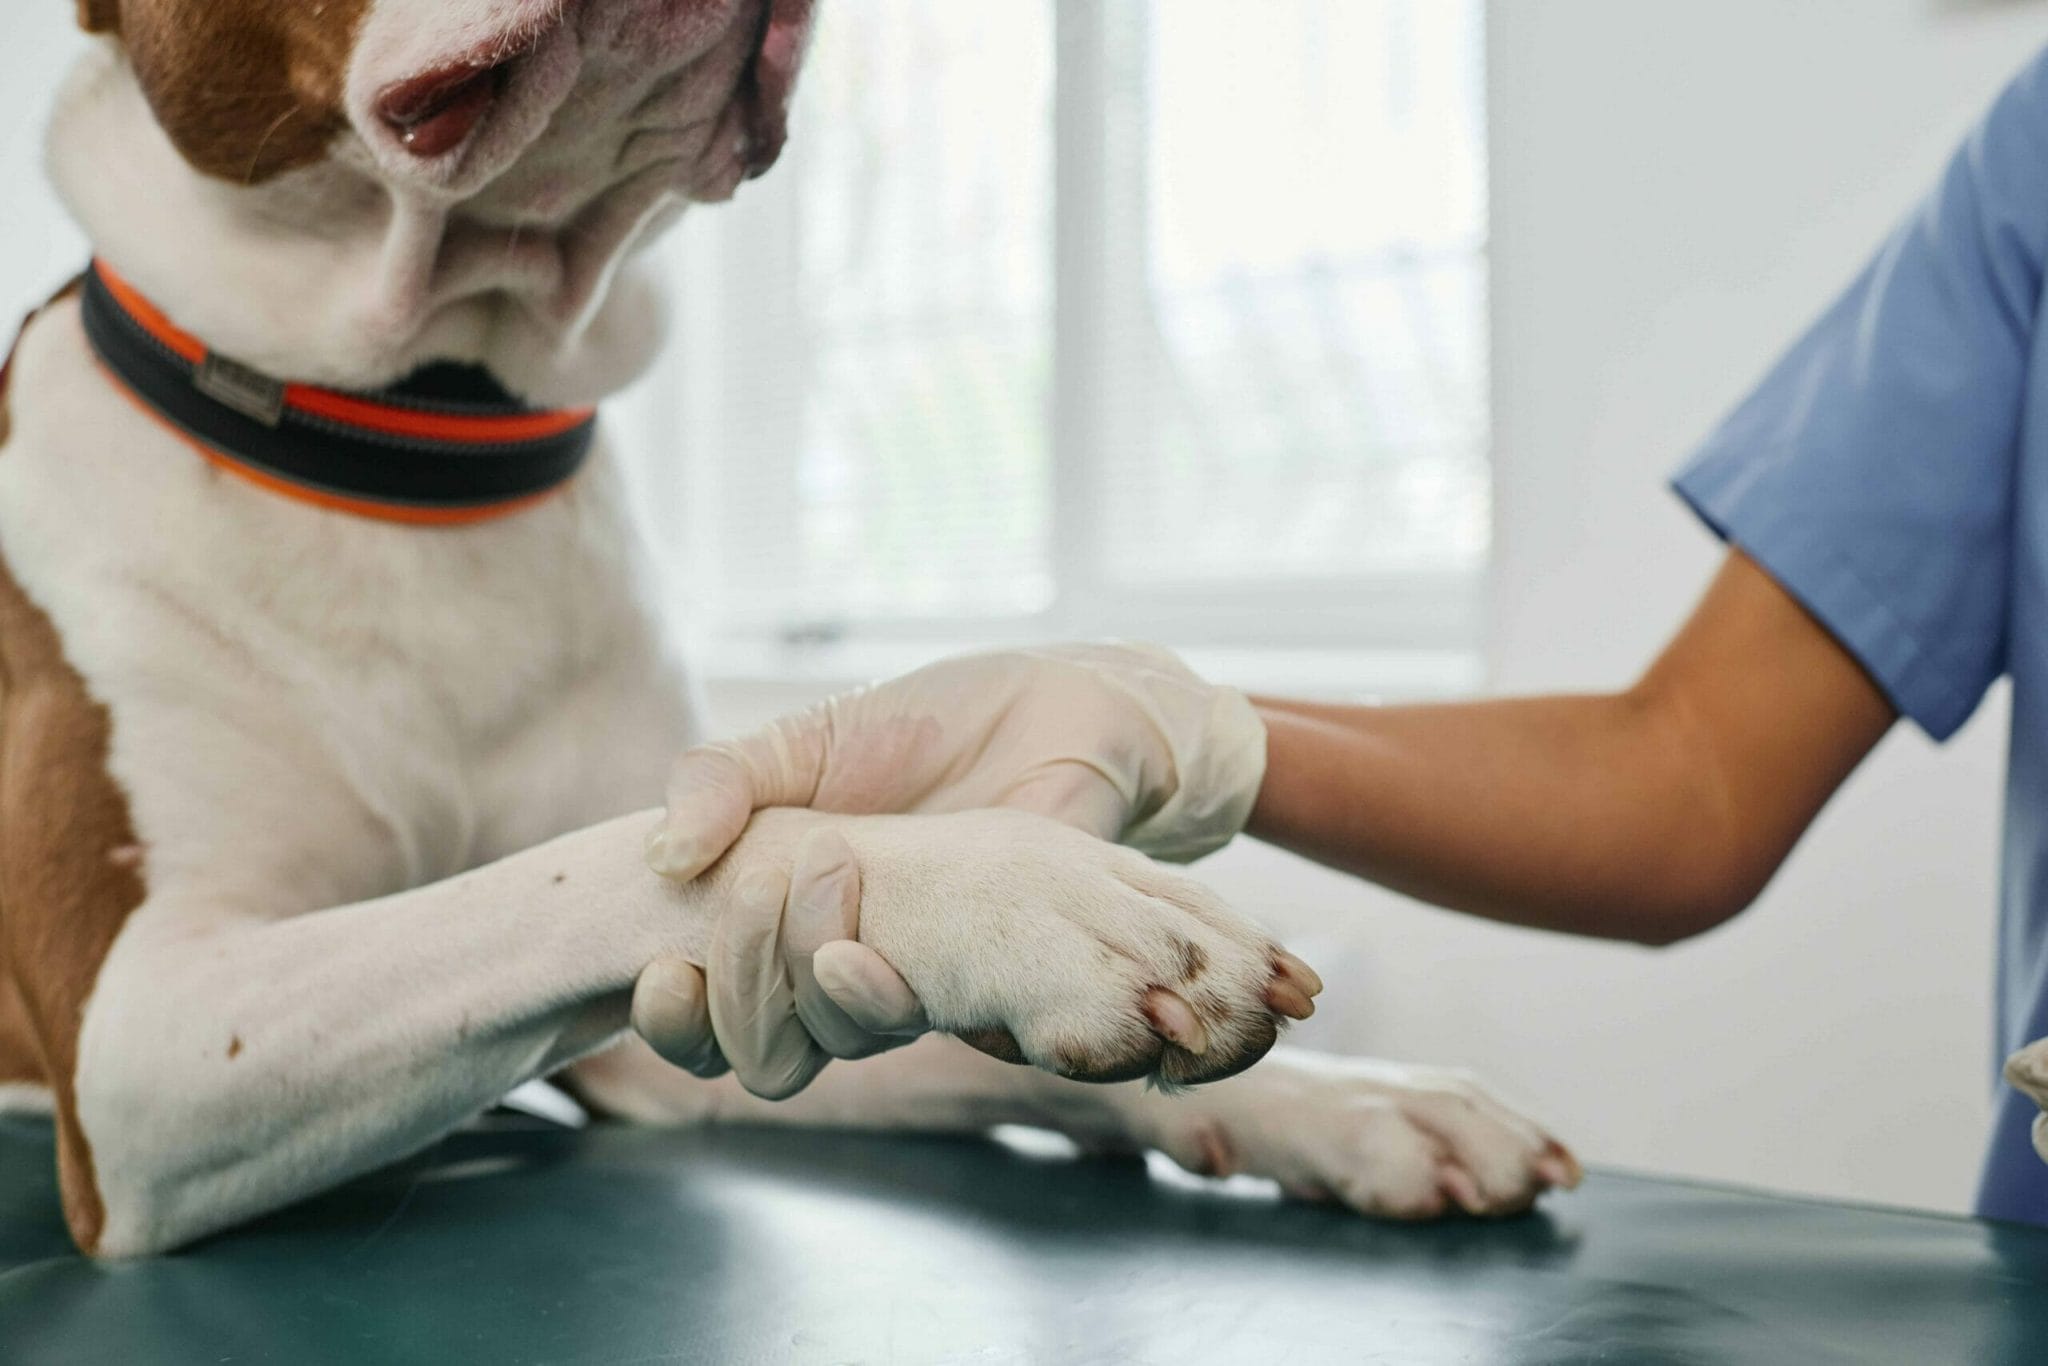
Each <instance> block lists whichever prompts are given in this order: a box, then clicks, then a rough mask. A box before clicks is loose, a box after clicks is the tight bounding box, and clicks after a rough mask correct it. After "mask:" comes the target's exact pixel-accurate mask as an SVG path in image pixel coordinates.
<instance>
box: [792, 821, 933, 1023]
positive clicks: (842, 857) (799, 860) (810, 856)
mask: <svg viewBox="0 0 2048 1366" xmlns="http://www.w3.org/2000/svg"><path fill="white" fill-rule="evenodd" d="M859 936H860V862H859V860H858V859H856V858H855V857H854V853H853V848H852V846H850V845H848V844H847V842H846V839H845V837H844V836H842V835H840V834H839V833H838V832H837V831H835V830H832V829H830V828H822V829H818V830H813V831H812V832H811V833H810V834H808V835H806V836H805V837H804V840H803V843H801V844H799V845H798V846H797V851H796V867H795V870H794V871H793V872H792V873H791V874H790V879H789V910H788V911H787V912H785V913H784V915H783V918H782V942H783V957H784V958H785V960H786V961H787V963H788V967H789V975H790V980H791V981H792V982H793V983H794V987H795V993H796V1013H797V1018H798V1019H800V1020H802V1021H803V1023H804V1028H805V1029H807V1030H809V1031H810V1035H811V1038H812V1039H814V1040H815V1041H816V1042H817V1044H818V1046H819V1047H820V1048H822V1049H824V1050H825V1051H826V1052H827V1053H829V1054H831V1055H832V1056H833V1057H835V1058H847V1059H850V1058H866V1057H872V1056H873V1055H874V1054H876V1053H886V1052H888V1051H889V1050H890V1049H892V1048H901V1047H902V1046H903V1045H904V1044H906V1043H908V1042H910V1039H911V1037H914V1035H903V1034H898V1033H878V1032H876V1031H874V1030H870V1029H867V1028H864V1027H863V1026H862V1025H861V1024H859V1023H858V1022H857V1021H855V1020H854V1019H853V1017H852V1016H850V1015H848V1014H847V1013H846V1011H845V1010H844V1009H842V1008H841V1007H840V1006H839V1004H838V1003H837V1002H836V1001H834V1000H833V999H832V997H831V996H830V995H828V994H827V993H826V992H825V990H824V989H823V988H822V987H820V986H819V985H818V978H817V974H816V971H815V968H814V960H815V956H816V954H817V952H818V951H819V950H820V949H822V948H825V947H826V946H827V945H830V944H834V943H839V942H844V941H851V940H854V939H857V938H859ZM851 947H854V948H856V949H859V946H858V945H852V946H851ZM860 952H861V953H863V954H867V955H868V957H870V958H872V959H873V963H874V965H876V966H879V968H880V969H881V971H882V972H884V973H886V974H887V975H888V977H890V978H892V979H894V980H895V982H896V983H897V984H898V985H901V982H902V979H901V978H897V977H896V976H895V973H894V971H893V970H891V969H890V968H889V967H888V965H887V964H886V963H883V962H882V961H881V959H880V958H879V957H876V956H875V955H873V954H872V953H871V951H869V950H866V949H860ZM872 971H873V968H872V967H870V966H869V965H867V964H861V965H859V967H858V968H857V970H856V973H857V976H856V980H857V981H860V982H863V983H864V982H866V981H867V979H868V975H869V974H870V973H871V972H872ZM902 990H903V992H904V993H906V994H907V993H908V992H909V990H910V989H909V987H907V986H904V987H902ZM911 1006H912V1008H913V1009H915V1008H916V998H915V997H912V998H911ZM916 1014H917V1017H918V1019H920V1020H921V1019H922V1018H923V1011H922V1010H921V1009H920V1010H917V1011H916ZM890 1023H892V1024H900V1023H902V1021H901V1020H900V1019H897V1018H892V1019H891V1020H890ZM922 1032H923V1030H922V1029H919V1030H918V1031H917V1033H922Z"/></svg>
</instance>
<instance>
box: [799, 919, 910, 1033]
mask: <svg viewBox="0 0 2048 1366" xmlns="http://www.w3.org/2000/svg"><path fill="white" fill-rule="evenodd" d="M811 971H812V974H813V976H814V977H815V978H816V980H817V983H818V990H819V991H820V992H821V993H822V994H823V995H824V996H825V997H826V998H827V999H828V1000H830V1001H831V1002H832V1004H833V1005H835V1006H837V1007H838V1008H839V1009H840V1010H842V1011H844V1012H845V1013H846V1018H847V1019H848V1020H849V1021H850V1022H851V1023H852V1024H853V1025H854V1027H856V1028H858V1029H861V1030H865V1031H866V1032H867V1033H869V1034H871V1035H876V1036H879V1037H887V1038H894V1039H898V1040H900V1041H902V1042H904V1043H908V1042H910V1041H911V1040H912V1039H914V1038H916V1037H918V1036H919V1035H920V1034H928V1033H930V1032H931V1027H932V1022H931V1020H930V1019H929V1018H928V1017H927V1016H926V1015H925V1013H924V1003H923V1002H921V1001H919V1000H918V999H917V993H916V992H914V991H912V990H911V989H910V984H909V983H908V982H906V981H904V980H903V978H902V976H901V975H899V974H898V973H897V971H896V969H894V968H892V967H890V966H889V962H888V960H887V959H885V958H883V957H882V955H880V954H879V953H876V952H875V951H874V950H873V949H871V948H869V947H868V946H867V945H865V944H856V943H854V942H853V941H852V940H850V939H841V940H836V941H834V942H833V943H830V944H824V945H821V946H819V948H818V951H817V953H816V954H814V955H813V956H812V958H811Z"/></svg>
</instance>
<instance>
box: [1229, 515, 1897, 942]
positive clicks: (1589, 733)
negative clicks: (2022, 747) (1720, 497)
mask: <svg viewBox="0 0 2048 1366" xmlns="http://www.w3.org/2000/svg"><path fill="white" fill-rule="evenodd" d="M1259 708H1260V713H1261V715H1262V717H1263V719H1264V720H1265V722H1266V728H1267V763H1266V778H1265V785H1264V787H1263V788H1262V789H1261V791H1260V794H1259V801H1258V806H1257V808H1256V809H1255V810H1254V812H1253V815H1252V820H1251V826H1250V829H1251V832H1252V833H1253V834H1255V835H1257V836H1259V837H1260V838H1262V839H1266V840H1270V841H1272V842H1273V843H1276V844H1280V845H1283V846H1285V847H1287V848H1290V849H1293V850H1296V851H1297V852H1300V853H1303V854H1306V855H1308V856H1309V857H1311V858H1315V859H1318V860H1320V861H1322V862H1325V863H1329V864H1332V865H1334V866H1336V867H1340V868H1344V869H1347V870H1349V871H1351V872H1355V873H1359V874H1361V875H1363V876H1365V877H1369V878H1371V879H1373V880H1374V881H1377V882H1381V883H1384V884H1386V885H1387V886H1389V887H1393V888H1395V889H1397V890H1399V891H1403V892H1406V893H1409V894H1411V895H1414V896H1418V897H1421V898H1424V899H1426V900H1429V901H1433V902H1437V903H1439V904H1442V905H1445V906H1450V907H1453V908H1455V909H1459V910H1465V911H1471V912H1474V913H1477V914H1480V915H1485V916H1490V917H1492V918H1494V919H1498V920H1506V921H1510V922H1513V923H1516V924H1522V925H1533V926H1538V927H1541V928H1544V929H1554V930H1563V931H1568V932H1571V933H1576V934H1591V935H1600V936H1604V937H1609V938H1617V939H1635V940H1642V941H1645V942H1650V943H1667V942H1670V941H1672V940H1674V939H1680V938H1684V937H1685V936H1687V935H1691V934H1697V933H1699V932H1701V931H1703V930H1705V929H1708V928H1711V927H1712V926H1714V925H1716V924H1718V923H1720V922H1721V921H1723V920H1725V919H1727V918H1728V917H1729V916H1731V915H1733V914H1735V913H1736V912H1737V911H1739V910H1740V909H1742V907H1744V906H1745V905H1747V904H1748V903H1749V901H1750V900H1752V899H1753V898H1754V897H1755V895H1756V894H1757V892H1758V891H1760V890H1761V889H1762V887H1763V886H1764V884H1765V883H1766V882H1767V881H1768V880H1769V878H1770V876H1771V874H1772V873H1773V872H1774V871H1776V869H1777V867H1778V865H1779V864H1780V863H1781V862H1782V861H1783V859H1784V857H1785V855H1786V854H1787V853H1788V852H1789V851H1790V850H1791V848H1792V846H1793V845H1794V844H1795V843H1796V842H1797V840H1798V839H1799V836H1800V835H1801V834H1802V833H1803V832H1804V831H1805V829H1806V827H1807V825H1808V824H1809V823H1810V822H1811V821H1812V820H1813V817H1814V815H1815V814H1816V813H1817V812H1818V811H1819V810H1820V808H1821V806H1822V805H1823V804H1824V803H1825V802H1826V801H1827V799H1828V797H1829V796H1830V795H1831V794H1832V793H1833V792H1834V791H1835V789H1836V787H1838V786H1839V785H1840V783H1841V782H1842V780H1843V779H1844V778H1845V777H1846V776H1847V775H1848V774H1849V772H1850V771H1851V770H1852V769H1854V768H1855V766H1856V764H1857V763H1858V762H1859V761H1860V760H1861V759H1862V758H1863V756H1864V755H1865V754H1866V753H1868V752H1869V750H1870V748H1871V747H1872V746H1873V745H1875V744H1876V743H1877V741H1878V739H1879V738H1880V737H1882V736H1883V734H1884V732H1885V731H1886V730H1887V729H1888V728H1889V727H1890V725H1891V723H1892V721H1893V719H1894V713H1893V711H1892V708H1891V706H1890V704H1889V703H1888V702H1887V701H1886V699H1885V698H1884V696H1883V694H1882V693H1881V692H1880V691H1879V690H1878V689H1877V687H1876V686H1875V685H1874V684H1873V683H1872V682H1871V681H1870V679H1869V678H1868V677H1867V676H1866V675H1865V674H1864V673H1863V671H1862V669H1861V668H1860V666H1859V665H1857V663H1856V662H1855V660H1854V659H1853V658H1851V657H1850V656H1849V655H1848V654H1847V653H1846V652H1845V651H1844V650H1843V649H1842V648H1841V646H1840V645H1839V644H1837V643H1836V642H1835V641H1834V640H1833V638H1832V637H1830V636H1829V635H1828V634H1827V633H1826V632H1825V631H1824V630H1823V629H1822V628H1821V627H1820V626H1819V625H1818V624H1817V623H1816V622H1814V621H1813V619H1812V618H1811V617H1809V616H1808V615H1807V614H1806V613H1805V612H1804V610H1803V609H1801V608H1800V607H1799V606H1798V604H1797V603H1795V602H1793V601H1792V599H1791V598H1789V597H1788V596H1787V595H1786V594H1785V593H1784V592H1783V590H1782V589H1780V588H1779V587H1778V586H1777V585H1776V584H1775V583H1773V582H1772V581H1771V580H1770V579H1769V578H1768V577H1767V576H1766V575H1765V574H1764V573H1763V571H1762V570H1761V569H1759V568H1758V567H1757V566H1756V565H1755V564H1754V563H1753V562H1751V561H1749V560H1748V559H1746V558H1745V557H1743V556H1742V555H1741V554H1740V553H1739V552H1738V553H1733V554H1731V555H1730V556H1729V558H1728V561H1727V563H1726V564H1725V565H1724V566H1723V569H1722V571H1721V574H1720V575H1719V576H1718V577H1717V578H1716V580H1715V582H1714V585H1713V587H1712V588H1711V589H1710V590H1709V592H1708V594H1707V596H1706V599H1705V601H1704V602H1703V603H1702V604H1701V606H1700V608H1699V610H1698V611H1697V612H1696V613H1695V614H1694V616H1693V618H1692V620H1691V621H1690V622H1689V623H1688V624H1687V626H1686V627H1685V629H1684V630H1683V631H1681V632H1680V633H1679V635H1678V636H1677V638H1676V639H1674V640H1673V642H1672V643H1671V646H1670V647H1669V648H1668V649H1667V650H1666V651H1665V653H1664V655H1663V657H1662V658H1660V659H1659V660H1658V661H1657V663H1656V664H1655V665H1654V666H1653V667H1652V668H1651V669H1650V671H1649V672H1648V673H1647V674H1646V675H1645V677H1644V678H1643V680H1642V681H1641V682H1640V683H1638V684H1637V685H1636V686H1635V687H1634V688H1631V689H1630V690H1628V691H1627V692H1623V693H1616V694H1612V695H1608V696H1589V697H1553V698H1532V699H1526V700H1517V701H1498V702H1472V703H1462V704H1453V705H1444V706H1424V707H1320V706H1314V705H1310V704H1303V703H1294V702H1283V701H1268V702H1261V703H1260V704H1259Z"/></svg>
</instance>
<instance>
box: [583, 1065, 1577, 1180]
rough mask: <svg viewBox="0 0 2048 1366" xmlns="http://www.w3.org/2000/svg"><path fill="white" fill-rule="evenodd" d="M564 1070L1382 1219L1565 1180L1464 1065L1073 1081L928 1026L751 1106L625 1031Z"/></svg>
mask: <svg viewBox="0 0 2048 1366" xmlns="http://www.w3.org/2000/svg"><path fill="white" fill-rule="evenodd" d="M566 1080H567V1081H568V1082H569V1083H570V1084H571V1085H572V1087H573V1088H574V1089H575V1090H576V1092H577V1094H578V1095H579V1096H581V1097H582V1098H583V1100H584V1101H585V1102H586V1103H587V1104H590V1105H592V1106H593V1107H595V1108H596V1109H598V1110H600V1111H602V1112H604V1113H607V1114H611V1115H615V1116H618V1117H619V1118H622V1119H628V1120H632V1121H635V1122H638V1123H645V1124H713V1123H718V1124H796V1125H815V1126H818V1127H821V1128H841V1129H866V1130H879V1131H894V1130H915V1131H918V1132H923V1133H959V1134H972V1133H982V1132H986V1131H987V1130H988V1129H990V1128H992V1127H994V1126H995V1125H998V1124H1019V1125H1029V1126H1032V1127H1035V1128H1041V1129H1050V1130H1053V1131H1055V1132H1057V1133H1062V1134H1065V1135H1067V1136H1068V1137H1069V1138H1072V1139H1074V1140H1075V1141H1076V1142H1077V1143H1079V1144H1080V1145H1081V1146H1082V1147H1083V1148H1084V1149H1085V1150H1088V1151H1091V1152H1116V1151H1133V1150H1140V1149H1154V1150H1157V1151H1160V1152H1163V1153H1165V1154H1166V1155H1167V1156H1169V1157H1171V1158H1172V1159H1173V1160H1174V1161H1175V1162H1177V1163H1179V1164H1180V1165H1181V1166H1182V1167H1185V1168H1186V1169H1187V1170H1189V1171H1191V1172H1194V1173H1196V1174H1197V1175H1202V1176H1219V1177H1220V1176H1231V1175H1235V1174H1239V1173H1242V1174H1246V1175H1251V1176H1260V1177H1267V1178H1271V1179H1273V1180H1275V1181H1278V1182H1279V1183H1280V1184H1281V1185H1282V1186H1283V1188H1285V1189H1286V1190H1287V1192H1288V1193H1289V1194H1291V1195H1294V1196H1296V1197H1298V1198H1301V1199H1307V1200H1316V1201H1324V1200H1327V1201H1334V1202H1337V1203H1341V1204H1343V1205H1346V1206H1348V1207H1349V1208H1351V1209H1353V1210H1356V1211H1357V1212H1359V1213H1361V1214H1368V1215H1373V1216H1377V1217H1382V1218H1395V1219H1415V1218H1428V1217H1432V1216H1435V1215H1438V1214H1442V1213H1445V1212H1448V1211H1450V1210H1453V1209H1462V1210H1464V1211H1465V1212H1467V1213H1470V1214H1479V1215H1495V1214H1512V1213H1515V1212H1518V1211H1520V1210H1523V1209H1526V1208H1528V1206H1529V1205H1530V1203H1531V1202H1532V1201H1534V1200H1535V1199H1536V1197H1537V1196H1538V1195H1539V1194H1540V1193H1541V1192H1542V1191H1543V1190H1545V1189H1546V1188H1549V1187H1552V1186H1570V1185H1574V1184H1576V1183H1577V1181H1578V1179H1579V1171H1578V1164H1577V1162H1576V1160H1575V1159H1574V1158H1573V1157H1572V1156H1571V1154H1570V1153H1569V1152H1568V1151H1566V1150H1565V1149H1564V1148H1563V1147H1562V1146H1561V1145H1559V1144H1558V1143H1557V1142H1556V1140H1554V1139H1552V1138H1551V1137H1550V1136H1549V1135H1548V1134H1546V1133H1545V1132H1544V1131H1543V1130H1542V1129H1541V1128H1540V1127H1539V1126H1538V1125H1536V1124H1535V1123H1533V1122H1532V1121H1530V1120H1528V1119H1526V1118H1524V1117H1523V1116H1522V1115H1520V1114H1518V1113H1516V1112H1515V1111H1514V1110H1512V1109H1510V1108H1509V1107H1508V1106H1506V1105H1504V1104H1502V1103H1501V1102H1499V1101H1498V1100H1496V1099H1494V1098H1493V1096H1492V1095H1491V1094H1490V1093H1489V1092H1488V1091H1487V1090H1486V1089H1485V1088H1484V1087H1483V1086H1482V1085H1481V1084H1480V1083H1479V1082H1477V1081H1476V1080H1475V1079H1473V1078H1471V1077H1468V1076H1465V1075H1463V1074H1461V1073H1455V1072H1446V1071H1443V1070H1440V1069H1433V1068H1426V1067H1411V1066H1405V1065H1402V1064H1397V1063H1385V1062H1374V1061H1370V1060H1367V1059H1362V1058H1337V1057H1329V1056H1324V1055H1319V1054H1314V1053H1305V1052H1300V1051H1297V1050H1293V1049H1277V1050H1275V1051H1274V1052H1273V1053H1272V1054H1271V1055H1270V1056H1269V1057H1267V1059H1266V1060H1265V1061H1264V1062H1262V1063H1261V1064H1260V1065H1259V1066H1257V1067H1255V1068H1253V1069H1252V1070H1251V1071H1249V1072H1246V1073H1245V1074H1244V1075H1242V1076H1238V1077H1232V1078H1229V1079H1227V1080H1224V1081H1219V1082H1215V1083H1213V1084H1211V1085H1207V1086H1202V1087H1198V1088H1196V1089H1195V1090H1193V1091H1191V1092H1187V1093H1185V1094H1178V1095H1176V1094H1168V1093H1163V1092H1161V1091H1158V1090H1155V1089H1151V1088H1147V1087H1142V1086H1137V1085H1130V1084H1126V1085H1121V1086H1084V1085H1079V1084H1076V1083H1074V1082H1071V1081H1067V1080H1065V1079H1063V1078H1060V1077H1056V1076H1052V1075H1050V1074H1048V1073H1045V1072H1042V1071H1038V1070H1035V1069H1032V1068H1025V1067H1013V1066H1008V1065H1006V1064H1003V1063H1000V1062H997V1061H995V1060H993V1059H991V1058H988V1057H985V1056H983V1055H982V1054H980V1053H977V1052H975V1051H974V1050H973V1049H970V1048H968V1047H967V1046H966V1045H965V1044H962V1043H960V1042H958V1041H957V1040H953V1039H947V1038H943V1037H932V1038H926V1039H921V1040H919V1041H918V1042H917V1043H916V1044H914V1045H912V1046H911V1047H909V1048H905V1049H901V1050H898V1051H897V1052H894V1053H887V1054H883V1055H881V1056H879V1057H874V1058H868V1059H866V1060H863V1061H861V1062H856V1063H841V1064H836V1065H834V1066H833V1067H831V1068H828V1069H827V1070H826V1071H825V1072H824V1073H823V1074H822V1075H821V1076H819V1078H818V1079H817V1080H816V1081H815V1082H813V1083H812V1084H811V1086H810V1088H809V1089H808V1090H806V1091H804V1092H803V1093H802V1094H800V1095H798V1096H796V1097H794V1098H792V1099H790V1100H785V1101H779V1102H769V1101H763V1100H759V1099H757V1098H755V1097H754V1096H751V1095H749V1094H747V1092H746V1091H745V1090H743V1089H742V1088H741V1087H740V1086H739V1085H738V1084H737V1083H736V1082H735V1081H734V1080H733V1079H732V1078H731V1077H721V1078H719V1079H718V1080H717V1081H701V1080H699V1079H697V1078H695V1077H692V1076H690V1075H689V1074H687V1073H684V1072H680V1071H677V1070H676V1069H674V1068H672V1067H669V1066H668V1065H667V1064H666V1063H664V1062H663V1061H662V1060H661V1059H660V1058H659V1057H657V1056H656V1055H655V1054H654V1052H653V1050H651V1049H649V1048H648V1047H647V1046H646V1045H645V1044H642V1043H640V1042H639V1041H638V1040H637V1039H636V1040H632V1041H629V1042H627V1043H623V1044H621V1045H619V1046H618V1047H617V1048H613V1049H609V1050H607V1051H605V1052H603V1053H599V1054H597V1055H595V1056H592V1057H590V1058H587V1059H585V1060H584V1061H582V1062H580V1063H578V1064H577V1065H576V1066H575V1067H574V1068H573V1069H571V1070H570V1072H569V1074H568V1076H567V1078H566Z"/></svg>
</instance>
